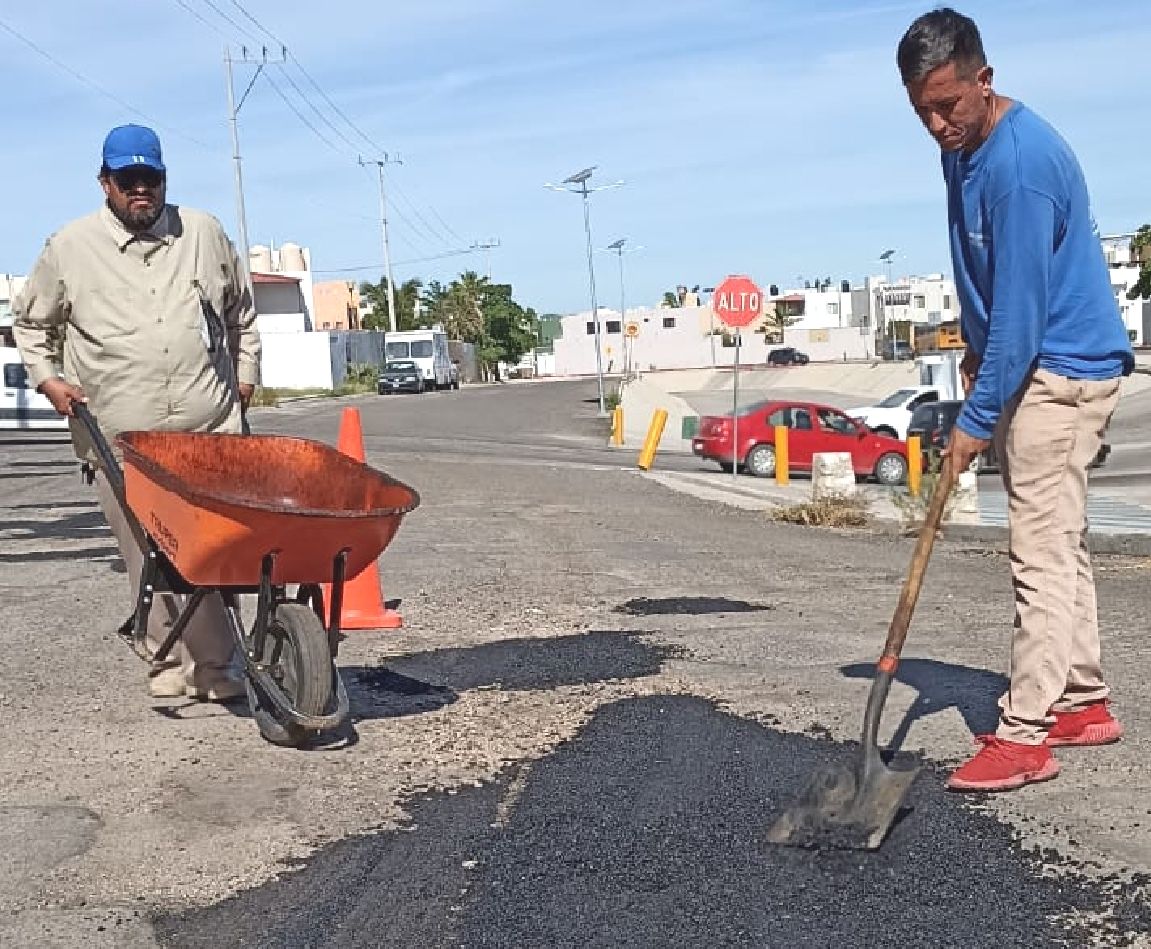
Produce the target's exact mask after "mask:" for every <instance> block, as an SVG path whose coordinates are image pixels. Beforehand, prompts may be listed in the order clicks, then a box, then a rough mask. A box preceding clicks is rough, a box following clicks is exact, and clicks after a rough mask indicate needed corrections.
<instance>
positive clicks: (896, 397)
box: [876, 389, 915, 409]
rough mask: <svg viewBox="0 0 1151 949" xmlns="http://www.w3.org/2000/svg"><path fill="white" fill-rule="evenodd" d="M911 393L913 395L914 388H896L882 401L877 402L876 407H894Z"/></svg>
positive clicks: (908, 397)
mask: <svg viewBox="0 0 1151 949" xmlns="http://www.w3.org/2000/svg"><path fill="white" fill-rule="evenodd" d="M913 395H915V390H914V389H897V390H896V391H895V392H892V393H891V395H889V396H888V397H887V398H886V399H884V400H883V401H882V402H880V403H878V404H877V406H876V408H880V409H894V408H896V407H897V406H900V405H903V403H904V402H906V401H907V400H908V399H910V398H911V397H912V396H913Z"/></svg>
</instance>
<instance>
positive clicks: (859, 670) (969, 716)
mask: <svg viewBox="0 0 1151 949" xmlns="http://www.w3.org/2000/svg"><path fill="white" fill-rule="evenodd" d="M839 671H840V672H841V673H843V675H845V676H846V677H847V678H849V679H871V678H872V677H874V675H875V663H873V662H857V663H852V664H851V665H847V666H842V667H841V668H840V670H839ZM895 678H896V681H898V682H902V683H903V684H904V685H907V686H910V687H911V688H913V689H915V691H916V692H918V693H919V694H918V696H916V699H915V701H914V702H913V703H912V704H911V707H910V708H909V709H908V710H907V713H906V714H905V715H904V716H903V720H902V721H901V722H900V723H899V726H898V727H897V728H896V729H895V733H894V735H893V736H892V739H891V747H892V748H893V749H895V750H898V749H899V748H901V747H903V743H904V741H906V740H907V734H908V732H909V731H910V730H911V726H912V725H914V724H915V723H916V722H917V721H919V719H921V718H925V717H926V716H928V715H935V714H936V713H938V712H944V711H947V709H950V708H953V709H956V710H957V711H958V712H959V714H960V715H962V716H963V721H964V723H965V724H966V725H967V727H968V728H969V729H970V730H971V734H973V735H985V734H987V733H988V732H993V731H995V726H996V724H997V723H998V721H999V710H998V707H997V706H996V704H995V702H996V699H998V698H999V696H1000V695H1001V694H1002V693H1003V692H1004V691H1005V690H1006V688H1007V676H1005V675H1003V674H1001V673H999V672H991V671H990V670H989V669H973V668H971V667H970V666H961V665H957V664H955V663H951V662H939V661H937V660H935V659H915V658H910V659H904V660H903V661H902V662H900V664H899V671H898V672H897V673H896V675H895Z"/></svg>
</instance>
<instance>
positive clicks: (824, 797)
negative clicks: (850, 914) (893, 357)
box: [767, 461, 955, 850]
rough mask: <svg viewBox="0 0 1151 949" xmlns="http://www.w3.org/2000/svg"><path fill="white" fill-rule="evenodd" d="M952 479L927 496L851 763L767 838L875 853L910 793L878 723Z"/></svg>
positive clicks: (829, 775)
mask: <svg viewBox="0 0 1151 949" xmlns="http://www.w3.org/2000/svg"><path fill="white" fill-rule="evenodd" d="M954 484H955V474H954V472H953V471H952V470H951V465H950V463H948V462H947V461H945V462H944V464H943V466H942V471H940V474H939V480H938V481H937V482H936V485H935V491H934V493H933V494H932V495H931V503H930V504H929V505H928V508H927V514H926V516H925V517H924V519H923V526H922V527H921V528H920V530H919V540H918V541H917V542H916V544H915V553H914V554H912V556H911V566H910V568H909V569H908V571H907V579H906V580H905V581H904V582H903V590H902V592H900V594H899V603H898V605H897V606H896V607H895V615H894V616H893V617H892V618H891V626H890V627H889V629H888V631H887V642H886V643H884V646H883V655H882V656H880V658H879V662H878V663H876V666H875V678H874V679H873V680H872V682H871V692H870V694H869V695H868V697H867V710H866V711H865V712H864V716H863V738H862V740H861V742H860V746H859V754H858V756H857V757H856V760H855V762H854V764H853V765H851V766H845V765H830V766H828V767H827V768H824V769H821V770H820V771H818V772H816V773H815V774H814V775H812V778H811V780H810V782H809V783H808V785H807V787H805V788H804V789H803V791H802V792H801V793H800V795H799V797H798V799H797V800H796V802H795V803H794V804H793V805H792V806H791V807H790V808H789V809H788V810H786V811H784V812H783V814H781V815H780V817H779V818H778V819H777V820H776V822H775V823H774V824H773V825H772V826H771V829H770V830H769V831H768V833H767V839H768V840H769V841H771V842H772V843H775V844H785V845H787V846H791V847H809V848H814V847H839V848H842V849H848V850H876V849H877V848H878V847H879V845H880V844H882V843H883V839H884V837H886V836H887V832H888V830H890V829H891V825H892V824H893V823H894V822H895V819H896V817H897V816H898V815H899V810H900V807H901V806H902V804H903V801H904V799H905V798H906V797H907V793H908V791H910V790H911V785H912V782H914V781H915V777H916V775H917V774H918V773H919V769H918V768H912V769H909V770H895V769H893V768H889V767H887V765H885V764H884V763H883V759H882V758H881V757H880V755H879V719H880V717H881V716H882V714H883V705H884V703H885V702H886V701H887V693H888V692H889V691H890V689H891V680H892V679H894V678H895V672H896V670H897V669H898V668H899V654H900V653H901V652H902V651H903V642H904V640H906V639H907V627H908V626H909V625H910V623H911V614H912V613H913V612H914V611H915V603H916V601H917V600H918V599H919V589H920V587H922V586H923V575H924V573H925V572H926V571H927V562H928V560H929V559H930V558H931V548H932V547H934V546H935V535H936V533H937V532H938V530H939V525H940V522H941V521H942V520H943V510H944V507H945V506H946V504H947V498H948V495H950V494H951V489H952V487H953V486H954Z"/></svg>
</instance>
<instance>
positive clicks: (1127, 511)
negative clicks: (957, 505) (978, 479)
mask: <svg viewBox="0 0 1151 949" xmlns="http://www.w3.org/2000/svg"><path fill="white" fill-rule="evenodd" d="M979 520H980V521H981V522H982V523H983V524H985V525H989V526H993V527H1006V526H1007V495H1005V494H991V495H987V494H981V495H980V496H979ZM1087 523H1088V529H1089V530H1090V531H1091V532H1092V533H1095V534H1151V508H1147V507H1143V506H1142V505H1140V504H1129V503H1128V502H1126V501H1120V500H1118V499H1117V498H1111V497H1107V496H1106V495H1094V496H1090V495H1089V496H1088V498H1087Z"/></svg>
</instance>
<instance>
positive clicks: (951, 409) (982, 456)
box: [907, 399, 1111, 474]
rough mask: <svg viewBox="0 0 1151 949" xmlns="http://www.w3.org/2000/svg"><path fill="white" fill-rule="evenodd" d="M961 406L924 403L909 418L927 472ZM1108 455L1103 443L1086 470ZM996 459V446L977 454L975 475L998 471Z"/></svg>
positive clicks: (945, 402) (947, 402) (953, 401)
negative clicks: (916, 436)
mask: <svg viewBox="0 0 1151 949" xmlns="http://www.w3.org/2000/svg"><path fill="white" fill-rule="evenodd" d="M962 408H963V402H961V401H960V400H958V399H945V400H942V401H938V402H925V403H923V404H922V405H920V406H919V407H918V408H917V409H916V410H915V412H914V413H913V414H912V417H911V423H910V425H908V427H907V434H908V436H911V435H918V436H919V438H920V444H921V445H922V451H923V465H924V468H925V469H926V468H928V467H930V466H931V465H932V463H934V462H935V461H936V460H937V459H938V458H939V455H940V453H941V452H942V451H943V450H944V449H945V448H946V447H947V440H948V438H949V437H950V435H951V429H952V428H954V426H955V420H956V419H957V418H959V412H960V410H961V409H962ZM1110 454H1111V446H1110V445H1108V444H1107V443H1106V442H1104V443H1103V444H1102V445H1100V446H1099V451H1098V452H1096V454H1095V457H1094V458H1093V459H1092V461H1091V464H1090V465H1089V467H1091V468H1098V467H1099V466H1100V465H1102V464H1103V463H1104V462H1105V461H1106V460H1107V456H1108V455H1110ZM998 470H999V458H998V457H997V456H996V454H995V446H994V445H989V446H987V449H986V450H985V451H982V452H980V453H979V457H978V458H976V459H975V472H976V474H982V473H983V472H985V471H998Z"/></svg>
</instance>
